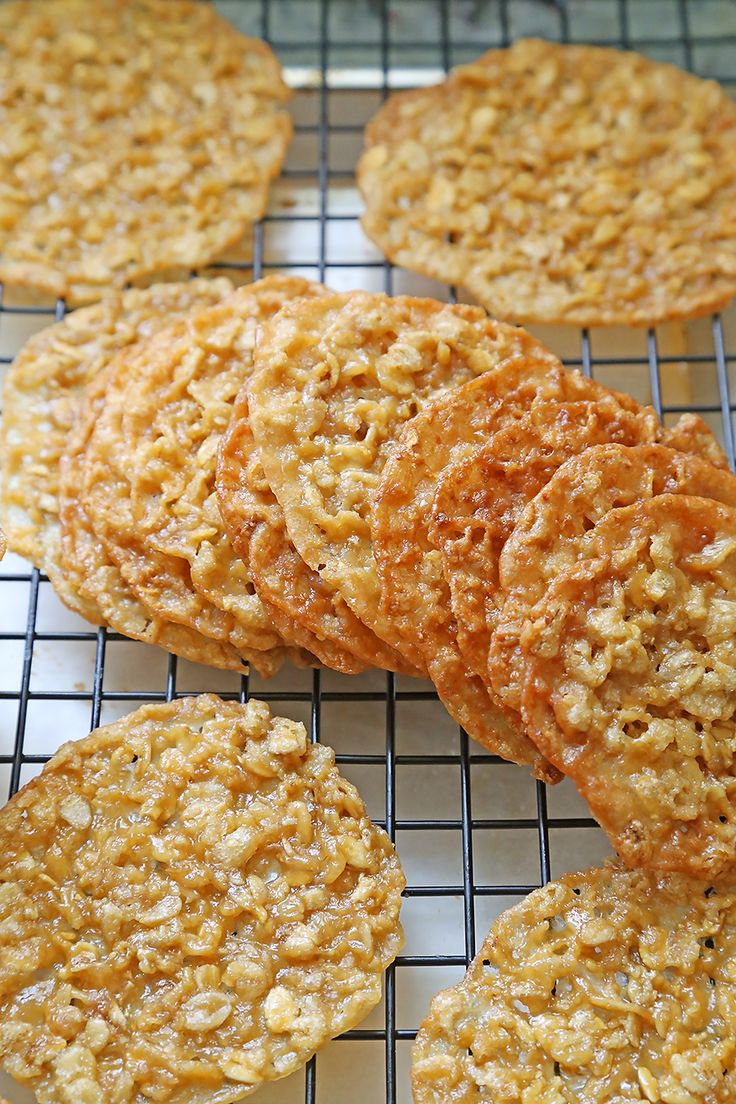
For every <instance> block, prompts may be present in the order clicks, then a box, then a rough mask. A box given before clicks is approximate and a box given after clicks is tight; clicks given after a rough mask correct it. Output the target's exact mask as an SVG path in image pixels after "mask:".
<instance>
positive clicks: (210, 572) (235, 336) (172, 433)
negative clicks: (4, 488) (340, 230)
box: [67, 276, 322, 662]
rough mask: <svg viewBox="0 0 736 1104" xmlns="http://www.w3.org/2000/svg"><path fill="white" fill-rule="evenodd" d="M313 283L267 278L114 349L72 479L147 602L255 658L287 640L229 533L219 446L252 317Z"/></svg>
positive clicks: (249, 341) (245, 370) (245, 358)
mask: <svg viewBox="0 0 736 1104" xmlns="http://www.w3.org/2000/svg"><path fill="white" fill-rule="evenodd" d="M321 292H322V289H321V288H319V287H317V286H316V285H314V284H310V283H309V282H308V281H306V280H302V279H299V278H297V277H282V276H271V277H268V278H267V279H265V280H261V281H259V282H257V283H255V284H250V285H247V286H245V287H242V288H239V289H238V290H237V291H236V292H234V293H233V294H232V295H231V296H229V297H227V298H226V299H224V300H223V301H222V302H221V303H219V304H217V305H216V306H214V307H211V308H207V309H205V310H202V311H198V312H196V313H192V314H190V315H189V316H188V317H187V318H186V319H185V320H183V321H181V322H179V323H176V324H174V325H172V326H171V327H169V328H168V329H167V330H164V331H162V332H160V333H158V334H156V335H155V336H154V338H153V339H152V340H151V341H150V342H148V343H147V344H145V345H144V344H140V345H138V346H136V347H134V348H133V349H131V350H128V351H126V353H125V354H124V355H121V356H118V357H117V358H116V360H115V362H114V363H113V365H112V366H111V370H110V372H109V378H108V381H107V384H106V388H105V391H104V396H103V402H102V408H101V411H100V413H99V414H98V415H95V410H96V401H95V397H94V395H93V394H92V393H90V395H88V411H87V414H88V415H89V416H88V417H87V419H86V422H87V426H86V428H87V430H88V435H87V439H86V443H85V444H84V447H83V448H80V449H79V455H80V457H81V466H82V475H81V477H80V478H78V479H75V480H73V481H72V483H71V485H70V486H69V487H68V496H67V497H68V499H69V500H71V501H72V502H75V503H81V506H82V507H83V508H84V509H85V511H86V513H87V515H88V517H89V520H90V523H91V526H92V529H93V530H94V532H95V533H96V534H97V537H98V538H99V539H100V540H101V541H102V542H103V543H104V544H105V545H106V547H107V550H108V553H109V555H110V556H111V557H112V559H113V560H114V562H115V563H116V564H117V565H118V567H119V569H120V571H121V573H122V575H123V577H124V579H125V580H126V582H127V583H128V584H129V585H130V587H131V588H132V589H133V590H134V591H135V593H136V594H137V595H138V596H139V597H140V598H141V599H142V600H143V601H144V602H145V604H146V605H147V606H148V607H150V608H151V609H152V610H153V611H154V612H157V613H158V614H159V615H160V616H162V617H165V618H167V619H169V620H173V621H177V622H179V623H181V624H183V625H189V626H190V627H192V628H194V629H196V630H197V631H198V632H200V633H202V634H203V635H205V636H210V637H212V638H213V639H216V640H224V641H227V642H229V643H230V644H231V645H232V646H233V647H234V648H235V649H236V650H237V651H238V652H239V653H240V654H242V655H245V656H247V658H248V659H249V660H252V661H253V662H256V661H257V656H256V655H254V653H257V652H268V651H270V650H272V649H276V648H278V647H279V646H280V645H281V644H282V643H283V641H282V639H281V637H280V636H279V634H278V633H277V631H276V629H275V626H274V625H273V624H272V622H271V621H270V620H269V618H268V616H267V613H266V610H265V609H264V607H263V605H262V604H261V602H260V599H259V598H258V595H257V594H256V593H254V588H253V585H252V582H251V580H250V577H249V575H248V569H247V566H246V564H244V563H243V561H242V560H240V558H239V557H238V556H236V555H234V553H233V550H232V548H231V546H230V543H229V541H228V538H227V534H226V532H225V527H224V524H223V522H222V518H221V516H220V513H219V510H218V508H217V500H216V494H215V486H214V484H215V466H216V458H217V447H218V443H219V439H220V437H221V435H222V433H223V432H224V430H225V428H226V427H227V424H228V421H229V418H230V414H231V412H232V404H233V402H234V399H235V397H236V395H237V393H238V391H239V389H240V387H241V385H242V383H243V381H244V380H245V379H247V378H248V375H249V373H250V371H251V365H252V358H253V346H254V343H255V337H256V331H257V328H258V326H259V325H260V324H261V323H262V322H263V321H264V320H265V319H266V318H268V317H269V316H270V315H271V314H273V313H274V312H275V311H276V310H277V309H278V308H279V307H280V306H281V305H282V304H283V303H284V302H286V301H288V300H289V299H291V298H294V297H298V296H305V295H319V294H320V293H321ZM70 530H71V531H72V533H73V531H74V528H73V527H71V526H70ZM73 539H74V538H73ZM73 558H74V554H73V552H72V551H71V549H70V554H69V557H68V559H69V561H70V562H71V561H72V560H73Z"/></svg>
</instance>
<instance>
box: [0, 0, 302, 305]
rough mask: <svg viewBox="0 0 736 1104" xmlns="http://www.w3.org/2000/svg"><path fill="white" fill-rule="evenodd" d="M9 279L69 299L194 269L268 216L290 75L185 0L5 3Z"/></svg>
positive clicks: (1, 157) (3, 156) (2, 252)
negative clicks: (257, 221) (287, 78)
mask: <svg viewBox="0 0 736 1104" xmlns="http://www.w3.org/2000/svg"><path fill="white" fill-rule="evenodd" d="M0 86H2V89H3V96H2V119H3V134H4V139H3V144H2V148H1V149H0V170H1V171H0V180H2V183H1V184H0V280H3V281H5V283H7V284H10V285H21V286H24V287H28V288H32V289H34V290H36V291H40V292H43V293H47V294H50V295H55V296H63V297H65V298H67V300H68V301H70V302H74V303H79V302H85V301H90V300H94V299H97V298H99V297H100V295H101V294H103V293H104V291H105V290H106V289H107V288H109V287H111V286H112V287H119V288H122V287H123V286H124V285H125V284H126V283H129V282H132V281H139V280H145V279H150V278H151V277H152V276H155V275H156V274H159V275H164V274H167V273H171V272H172V271H184V272H185V271H186V270H188V269H191V268H194V267H197V266H199V265H202V264H204V263H206V262H208V261H211V260H213V259H214V258H215V257H217V256H219V255H220V254H222V253H223V252H224V251H225V250H226V249H228V248H229V247H230V246H232V245H235V244H236V243H238V242H239V241H240V240H241V239H242V238H243V236H244V235H245V233H246V231H247V230H248V229H249V227H250V226H251V225H252V223H253V222H254V221H255V220H256V219H259V218H260V217H261V216H262V215H263V213H264V211H265V209H266V204H267V201H268V189H269V183H270V180H271V179H272V178H273V177H274V176H276V175H277V174H278V172H279V170H280V168H281V163H282V161H283V159H284V156H285V153H286V148H287V145H288V142H289V139H290V137H291V131H292V127H291V122H290V119H289V116H288V114H287V113H286V111H285V110H284V109H283V104H284V102H285V100H286V99H287V98H288V89H287V88H286V86H285V84H284V82H283V80H282V77H281V69H280V66H279V64H278V62H277V60H276V58H275V57H274V55H273V53H272V52H271V50H270V49H269V48H268V46H266V45H265V44H264V43H263V42H259V41H257V40H255V39H252V38H246V37H245V36H244V35H242V34H240V33H239V32H238V31H236V30H235V28H234V27H233V26H232V25H231V24H230V23H228V22H227V20H225V19H223V18H222V17H221V16H220V15H218V13H217V12H216V11H215V8H214V5H212V4H201V3H193V2H191V0H128V2H126V3H119V2H117V0H20V2H18V0H15V2H10V3H6V4H2V5H0Z"/></svg>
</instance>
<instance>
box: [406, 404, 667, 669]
mask: <svg viewBox="0 0 736 1104" xmlns="http://www.w3.org/2000/svg"><path fill="white" fill-rule="evenodd" d="M500 424H501V425H504V423H503V422H500ZM661 435H662V428H661V426H660V425H659V422H658V421H657V419H656V417H655V416H654V414H653V412H652V411H651V410H644V411H641V412H640V413H634V412H632V411H630V410H624V409H622V407H621V406H620V404H619V403H618V401H617V399H616V398H615V397H613V396H609V395H601V396H599V397H597V398H596V399H594V400H593V401H590V400H588V401H580V402H572V403H553V402H548V403H545V405H544V406H542V407H539V406H536V407H534V408H533V409H532V410H530V411H529V412H528V413H526V414H524V413H522V414H521V416H518V417H517V416H516V414H515V415H514V420H513V421H512V422H511V424H506V425H505V427H504V428H500V429H498V430H497V431H495V432H494V433H493V434H492V435H491V436H490V437H489V439H488V441H487V443H486V444H483V445H480V446H479V448H477V449H476V450H475V451H474V452H473V453H472V454H471V455H470V456H468V457H465V458H463V459H461V460H459V461H457V462H456V463H454V464H449V465H448V466H447V467H446V468H444V469H443V470H441V471H440V473H439V476H438V479H437V483H436V486H437V490H436V492H435V495H434V501H433V503H432V505H431V517H430V523H429V527H428V530H427V535H428V539H429V543H430V544H431V545H432V546H433V547H434V548H437V549H439V550H440V552H441V553H442V572H443V575H444V577H445V580H446V582H447V585H448V587H449V590H450V596H451V600H452V613H453V614H454V617H455V621H456V634H457V643H458V647H459V649H460V651H461V653H462V655H463V657H464V659H465V661H466V662H467V664H468V666H469V667H470V669H471V670H472V671H473V673H474V674H476V675H478V676H479V677H480V678H481V679H482V680H483V681H484V682H488V681H489V676H488V649H489V647H490V642H491V633H492V632H493V629H494V627H495V624H496V621H497V619H498V616H499V614H500V605H501V598H502V595H501V594H500V593H499V578H498V561H499V556H500V555H501V551H502V549H503V546H504V544H505V543H506V540H507V539H508V537H509V535H510V534H511V532H512V531H513V528H514V525H515V524H516V520H517V518H518V517H519V515H520V513H521V512H522V511H523V509H524V507H525V506H526V505H527V503H528V502H529V501H530V499H532V498H534V496H535V495H536V494H537V492H538V491H540V490H541V489H542V487H543V486H544V485H545V483H547V481H548V480H549V479H550V478H551V476H552V475H553V474H554V472H555V471H556V470H557V468H559V466H560V465H561V464H562V463H564V461H565V460H567V459H569V458H570V457H571V456H575V455H578V454H579V453H581V452H583V451H584V450H585V449H587V448H590V446H591V445H597V444H600V443H602V442H611V441H617V442H619V443H620V444H624V445H636V444H639V443H642V442H652V441H656V440H657V439H658V438H659V437H660V436H661Z"/></svg>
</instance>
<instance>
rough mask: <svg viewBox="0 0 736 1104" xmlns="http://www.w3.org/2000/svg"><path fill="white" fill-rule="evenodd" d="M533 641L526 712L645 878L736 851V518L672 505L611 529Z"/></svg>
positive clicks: (698, 867) (726, 858) (677, 498)
mask: <svg viewBox="0 0 736 1104" xmlns="http://www.w3.org/2000/svg"><path fill="white" fill-rule="evenodd" d="M590 554H591V556H592V557H594V558H592V559H589V560H584V561H582V562H581V563H579V564H578V565H577V566H576V567H573V568H570V569H569V570H568V571H564V572H562V574H560V575H558V576H557V578H556V579H555V580H554V582H553V583H552V584H551V585H550V587H549V589H548V590H547V592H546V594H545V596H544V598H543V599H542V601H541V602H540V603H539V604H538V605H537V607H536V608H535V611H534V620H533V621H530V622H529V623H528V624H527V625H526V626H525V630H524V634H523V637H522V641H521V643H522V648H523V651H524V654H525V658H526V668H525V679H524V684H523V688H522V698H521V706H522V714H523V717H524V720H525V722H526V724H527V728H528V732H529V735H530V736H531V738H532V739H533V740H534V742H535V743H536V744H537V746H538V747H539V748H540V750H541V751H542V752H543V753H544V754H545V755H546V756H547V758H548V759H550V761H551V762H552V763H554V765H555V766H556V767H557V768H558V769H559V770H561V771H563V772H564V773H565V774H567V775H569V777H570V778H572V780H573V781H574V782H575V785H576V786H577V788H578V790H579V791H580V793H581V794H582V795H583V796H584V797H585V798H586V800H587V801H588V804H589V805H590V809H591V812H592V813H593V816H594V817H595V818H596V820H598V822H599V823H600V825H601V827H602V828H603V830H604V831H605V832H606V833H607V834H608V836H609V837H610V839H611V842H612V843H613V845H614V846H615V847H616V848H617V850H618V851H619V853H620V855H621V857H622V858H623V859H624V861H625V862H626V863H627V864H628V865H630V866H641V867H645V868H649V869H654V870H660V871H666V870H671V871H677V872H679V873H685V874H691V875H693V876H695V877H701V876H702V877H712V876H715V875H716V874H719V873H720V872H722V871H724V870H726V869H728V868H729V867H730V866H732V865H733V863H734V856H735V855H736V814H735V813H734V805H733V786H734V783H733V778H734V771H735V769H736V761H735V759H734V755H735V749H736V733H735V729H734V708H735V705H736V510H735V509H732V508H729V507H727V506H722V505H720V503H717V502H714V501H713V500H712V499H705V498H694V497H690V496H688V495H658V496H657V497H656V498H652V499H650V500H649V501H647V502H643V503H639V504H636V505H634V506H626V507H622V508H621V509H617V510H612V511H610V512H609V513H608V514H606V515H605V517H604V518H603V519H602V520H601V521H599V522H598V524H597V525H596V527H595V530H594V537H593V540H592V541H591V543H590Z"/></svg>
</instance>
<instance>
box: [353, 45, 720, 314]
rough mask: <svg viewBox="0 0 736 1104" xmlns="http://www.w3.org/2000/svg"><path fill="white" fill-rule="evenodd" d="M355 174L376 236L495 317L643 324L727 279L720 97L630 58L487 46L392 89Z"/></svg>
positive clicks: (689, 304) (595, 50)
mask: <svg viewBox="0 0 736 1104" xmlns="http://www.w3.org/2000/svg"><path fill="white" fill-rule="evenodd" d="M357 175H358V183H359V185H360V189H361V192H362V194H363V198H364V201H365V205H366V210H365V214H364V216H363V227H364V229H365V231H366V233H367V234H368V236H369V237H370V238H371V239H372V240H373V241H374V242H375V243H376V244H377V245H378V246H379V248H380V249H382V250H383V252H384V253H385V254H386V255H387V256H388V257H389V258H390V259H391V260H392V261H394V262H395V263H397V264H401V265H404V266H405V267H406V268H409V269H412V270H414V271H417V272H422V273H424V274H425V275H428V276H431V277H434V278H435V279H438V280H441V281H442V282H443V283H448V284H462V285H463V286H464V287H466V288H468V290H469V291H470V292H471V293H472V294H473V295H474V296H475V297H476V298H477V299H478V300H479V301H480V302H481V303H482V304H483V305H484V306H485V307H486V308H487V309H488V310H489V311H490V313H491V314H492V315H494V316H495V317H497V318H504V319H507V320H509V321H522V322H565V323H569V324H575V325H583V326H595V325H612V324H623V325H646V324H653V323H656V322H664V321H665V320H667V319H672V318H688V317H691V316H693V315H700V314H707V313H709V312H710V311H714V310H719V309H720V308H721V307H723V306H724V305H725V304H726V303H727V302H728V301H729V299H731V298H732V296H733V295H734V293H735V292H736V213H735V212H736V106H735V105H734V103H733V101H732V100H731V98H730V97H729V96H728V95H727V94H726V92H725V91H724V90H723V89H722V88H721V87H719V85H717V84H716V83H715V82H714V81H705V80H701V79H700V78H698V77H695V76H692V75H691V74H689V73H685V72H683V71H682V70H680V69H677V68H675V67H674V66H672V65H665V64H662V63H661V62H656V61H652V60H650V59H649V58H645V57H642V56H641V55H639V54H635V53H625V52H622V51H620V50H612V49H601V48H599V47H594V46H582V45H576V46H570V45H560V44H558V43H553V42H543V41H541V40H539V39H527V40H521V41H519V42H516V43H514V45H513V46H511V47H510V48H509V49H503V50H490V51H489V52H488V53H486V54H484V55H483V56H482V57H480V58H478V60H477V61H475V62H473V63H472V64H470V65H462V66H459V67H458V68H457V69H455V70H453V72H452V73H451V74H450V76H449V77H448V78H447V79H446V80H445V81H444V82H443V83H442V84H439V85H436V86H434V87H431V88H421V89H417V90H412V91H409V92H399V93H394V95H392V96H391V97H390V98H389V99H388V101H387V102H386V103H385V104H384V105H383V106H382V107H381V109H380V110H379V112H378V114H377V115H376V116H375V118H374V119H373V120H372V122H371V123H369V125H368V128H367V130H366V150H365V152H364V153H363V156H362V158H361V160H360V162H359V164H358V170H357Z"/></svg>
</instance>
